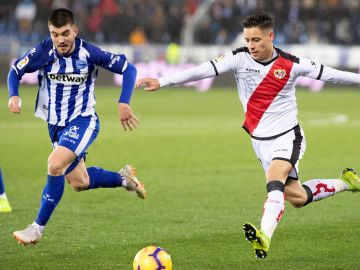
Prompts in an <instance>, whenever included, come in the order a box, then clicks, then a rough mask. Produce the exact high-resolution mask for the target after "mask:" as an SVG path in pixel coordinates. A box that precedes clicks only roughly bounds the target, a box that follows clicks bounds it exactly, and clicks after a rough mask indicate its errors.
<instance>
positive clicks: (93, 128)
mask: <svg viewBox="0 0 360 270" xmlns="http://www.w3.org/2000/svg"><path fill="white" fill-rule="evenodd" d="M48 129H49V136H50V139H51V143H52V146H53V148H55V147H56V146H58V145H61V146H64V147H66V148H67V149H69V150H71V151H72V152H74V153H75V154H76V156H77V159H76V160H75V161H74V162H73V163H72V164H71V165H70V166H69V168H68V169H67V170H66V173H65V174H68V173H69V172H71V171H72V170H73V169H74V168H75V167H76V166H77V165H78V164H79V161H80V160H81V159H82V158H84V159H85V154H86V152H85V151H86V149H87V148H88V147H89V146H90V144H91V143H92V142H93V141H94V140H95V139H96V137H97V135H98V133H99V130H100V124H99V119H98V117H97V115H89V116H85V117H83V116H78V117H77V118H75V119H74V120H72V121H71V122H69V123H68V124H67V125H66V126H57V125H51V124H48Z"/></svg>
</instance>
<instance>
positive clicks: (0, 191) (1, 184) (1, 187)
mask: <svg viewBox="0 0 360 270" xmlns="http://www.w3.org/2000/svg"><path fill="white" fill-rule="evenodd" d="M4 192H5V186H4V182H3V177H2V173H1V168H0V195H1V194H3V193H4Z"/></svg>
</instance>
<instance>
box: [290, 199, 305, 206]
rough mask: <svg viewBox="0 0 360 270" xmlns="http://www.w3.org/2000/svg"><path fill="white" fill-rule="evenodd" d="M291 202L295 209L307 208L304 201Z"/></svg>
mask: <svg viewBox="0 0 360 270" xmlns="http://www.w3.org/2000/svg"><path fill="white" fill-rule="evenodd" d="M289 202H290V204H291V205H292V206H294V207H295V208H301V207H304V206H305V201H303V200H294V201H289Z"/></svg>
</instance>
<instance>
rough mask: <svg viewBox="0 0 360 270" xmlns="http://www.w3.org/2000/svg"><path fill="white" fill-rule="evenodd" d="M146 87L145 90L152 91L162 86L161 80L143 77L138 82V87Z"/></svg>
mask: <svg viewBox="0 0 360 270" xmlns="http://www.w3.org/2000/svg"><path fill="white" fill-rule="evenodd" d="M140 87H144V90H145V91H148V92H152V91H156V90H158V89H159V88H160V82H159V80H158V79H154V78H143V79H139V80H138V81H137V82H136V88H140Z"/></svg>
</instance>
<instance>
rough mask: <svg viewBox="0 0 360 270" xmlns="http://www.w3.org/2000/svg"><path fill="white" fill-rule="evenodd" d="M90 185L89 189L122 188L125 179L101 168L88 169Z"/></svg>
mask: <svg viewBox="0 0 360 270" xmlns="http://www.w3.org/2000/svg"><path fill="white" fill-rule="evenodd" d="M87 172H88V174H89V179H90V184H89V189H94V188H114V187H121V186H122V181H123V178H122V176H121V175H120V174H119V173H117V172H110V171H107V170H104V169H102V168H99V167H89V168H87Z"/></svg>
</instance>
